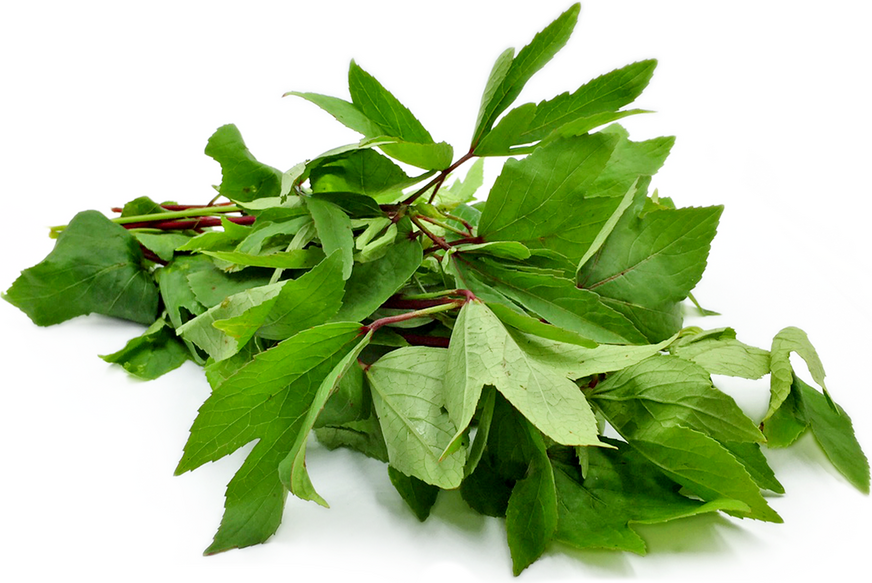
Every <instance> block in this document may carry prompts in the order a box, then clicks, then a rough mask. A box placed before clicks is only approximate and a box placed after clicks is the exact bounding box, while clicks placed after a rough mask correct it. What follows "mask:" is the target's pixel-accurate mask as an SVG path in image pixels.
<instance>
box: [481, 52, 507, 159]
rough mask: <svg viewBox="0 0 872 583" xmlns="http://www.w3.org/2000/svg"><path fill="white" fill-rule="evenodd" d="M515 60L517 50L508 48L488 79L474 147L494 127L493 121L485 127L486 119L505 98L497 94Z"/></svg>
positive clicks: (495, 64) (497, 61) (499, 58)
mask: <svg viewBox="0 0 872 583" xmlns="http://www.w3.org/2000/svg"><path fill="white" fill-rule="evenodd" d="M514 58H515V49H513V48H508V49H506V50H504V51H503V52H502V53H500V56H498V57H497V60H496V61H494V65H493V67H492V68H491V72H490V74H489V75H488V78H487V83H485V87H484V92H483V93H482V95H481V103H480V105H479V108H478V116H477V117H476V120H475V135H474V136H473V139H472V144H473V146H475V145H476V144H477V143H478V142H479V141H480V139H481V137H482V136H483V135H484V133H485V132H486V131H487V130H489V129H490V126H493V121H491V122H490V126H488V127H485V123H486V121H487V120H486V118H487V117H488V116H490V115H491V114H492V113H493V110H494V108H496V107H497V105H498V101H499V100H500V99H502V97H503V93H500V94H499V95H498V94H497V92H498V91H501V89H502V86H503V81H505V79H506V75H507V74H508V73H509V68H511V66H512V61H513V60H514ZM498 116H499V114H497V115H496V116H494V120H496V118H497V117H498Z"/></svg>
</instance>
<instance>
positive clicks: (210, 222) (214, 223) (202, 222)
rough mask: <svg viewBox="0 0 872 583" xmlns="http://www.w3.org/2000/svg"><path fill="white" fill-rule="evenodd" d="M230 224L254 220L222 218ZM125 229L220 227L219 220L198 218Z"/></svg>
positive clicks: (146, 222)
mask: <svg viewBox="0 0 872 583" xmlns="http://www.w3.org/2000/svg"><path fill="white" fill-rule="evenodd" d="M224 218H225V219H227V220H228V221H230V222H231V223H236V224H237V225H251V224H253V223H254V221H255V218H256V217H254V216H251V215H246V216H243V217H224ZM121 226H122V227H124V228H125V229H142V228H150V229H163V230H165V231H171V230H186V229H200V228H203V227H220V226H221V219H219V218H216V217H200V218H196V219H190V220H184V221H142V222H139V223H126V224H124V225H121Z"/></svg>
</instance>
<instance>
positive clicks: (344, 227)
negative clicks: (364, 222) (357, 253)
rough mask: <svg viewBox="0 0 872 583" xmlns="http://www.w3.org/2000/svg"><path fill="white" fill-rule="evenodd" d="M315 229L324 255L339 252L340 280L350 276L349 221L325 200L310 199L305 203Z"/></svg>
mask: <svg viewBox="0 0 872 583" xmlns="http://www.w3.org/2000/svg"><path fill="white" fill-rule="evenodd" d="M306 206H307V207H308V208H309V212H310V213H312V219H313V220H314V221H315V229H316V230H317V231H318V238H319V239H320V240H321V247H322V248H323V249H324V254H325V255H330V254H331V253H333V252H334V251H338V252H339V256H340V257H341V259H342V278H343V279H348V278H349V277H350V276H351V268H352V267H353V265H354V236H353V235H352V233H351V219H349V218H348V215H346V214H345V211H343V210H342V209H341V208H339V207H338V206H336V205H335V204H333V203H332V202H328V201H326V200H322V199H317V198H310V199H308V200H307V201H306Z"/></svg>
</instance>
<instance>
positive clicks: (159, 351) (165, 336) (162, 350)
mask: <svg viewBox="0 0 872 583" xmlns="http://www.w3.org/2000/svg"><path fill="white" fill-rule="evenodd" d="M189 357H190V353H189V352H188V349H187V347H186V346H185V345H184V344H183V343H182V342H181V341H180V340H179V339H178V338H177V337H176V333H175V331H174V330H173V329H172V327H171V326H169V325H168V324H167V323H166V320H164V319H163V318H161V319H159V320H156V321H155V323H154V324H152V325H151V326H150V327H149V328H148V330H146V331H145V332H143V334H142V336H137V337H136V338H133V339H132V340H130V341H129V342H128V343H127V344H126V345H125V346H124V348H122V349H121V350H119V351H118V352H114V353H112V354H107V355H105V356H104V355H101V356H100V358H102V359H103V360H105V361H106V362H111V363H115V364H120V365H121V366H123V367H124V370H126V371H127V372H129V373H130V374H132V375H133V376H135V377H139V378H141V379H144V380H151V379H156V378H158V377H159V376H161V375H164V374H166V373H168V372H170V371H171V370H174V369H176V368H178V367H180V366H181V365H182V363H184V362H185V361H186V360H188V358H189Z"/></svg>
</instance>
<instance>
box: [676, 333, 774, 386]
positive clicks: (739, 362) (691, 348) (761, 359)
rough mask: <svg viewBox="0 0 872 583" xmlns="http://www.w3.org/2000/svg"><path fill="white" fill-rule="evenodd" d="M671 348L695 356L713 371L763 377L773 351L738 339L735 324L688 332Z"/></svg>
mask: <svg viewBox="0 0 872 583" xmlns="http://www.w3.org/2000/svg"><path fill="white" fill-rule="evenodd" d="M669 350H670V352H671V353H672V354H674V355H675V356H678V357H680V358H684V359H686V360H691V361H693V362H695V363H696V364H698V365H700V366H701V367H703V368H704V369H705V370H707V371H708V372H709V374H721V375H727V376H734V377H742V378H746V379H759V378H763V376H765V375H767V374H769V352H768V351H766V350H762V349H760V348H754V347H753V346H748V345H747V344H744V343H742V342H739V341H738V340H736V332H735V330H733V329H731V328H723V329H720V330H713V331H710V332H706V333H701V334H695V335H692V336H684V337H682V338H680V339H679V340H678V341H677V342H676V343H675V344H674V345H673V346H671V347H670V349H669Z"/></svg>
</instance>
